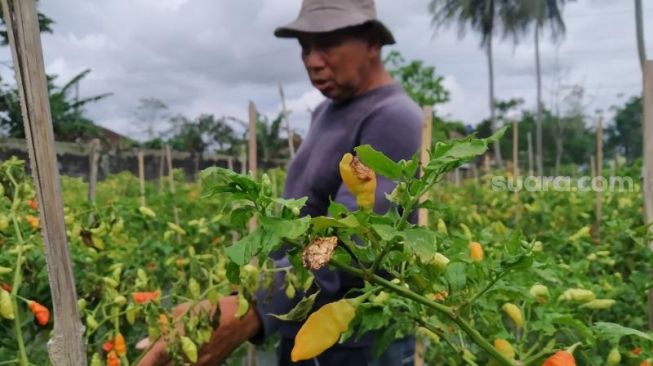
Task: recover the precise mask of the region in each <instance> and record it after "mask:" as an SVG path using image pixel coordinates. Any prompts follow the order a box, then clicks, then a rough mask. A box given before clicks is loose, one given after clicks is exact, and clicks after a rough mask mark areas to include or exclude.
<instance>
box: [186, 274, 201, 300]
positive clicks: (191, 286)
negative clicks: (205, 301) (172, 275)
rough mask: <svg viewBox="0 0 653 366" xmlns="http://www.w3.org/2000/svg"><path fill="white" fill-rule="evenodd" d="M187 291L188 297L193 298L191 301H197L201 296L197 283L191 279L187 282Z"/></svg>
mask: <svg viewBox="0 0 653 366" xmlns="http://www.w3.org/2000/svg"><path fill="white" fill-rule="evenodd" d="M188 290H189V291H190V295H191V296H192V297H193V299H199V298H200V295H201V292H202V290H201V288H200V284H199V282H197V280H196V279H194V278H191V279H190V280H189V281H188Z"/></svg>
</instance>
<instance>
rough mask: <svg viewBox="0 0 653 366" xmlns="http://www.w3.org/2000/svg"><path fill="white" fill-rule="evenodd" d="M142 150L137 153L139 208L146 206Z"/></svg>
mask: <svg viewBox="0 0 653 366" xmlns="http://www.w3.org/2000/svg"><path fill="white" fill-rule="evenodd" d="M144 160H145V159H144V157H143V150H140V151H139V152H138V180H139V181H140V185H141V206H147V204H146V202H145V161H144Z"/></svg>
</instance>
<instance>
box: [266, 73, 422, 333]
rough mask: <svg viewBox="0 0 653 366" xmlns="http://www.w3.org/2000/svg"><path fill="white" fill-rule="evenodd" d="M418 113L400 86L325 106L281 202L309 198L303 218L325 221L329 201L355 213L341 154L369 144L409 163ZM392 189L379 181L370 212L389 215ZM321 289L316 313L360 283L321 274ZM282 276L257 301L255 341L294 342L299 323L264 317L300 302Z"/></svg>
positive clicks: (283, 261) (282, 262)
mask: <svg viewBox="0 0 653 366" xmlns="http://www.w3.org/2000/svg"><path fill="white" fill-rule="evenodd" d="M422 121H423V119H422V112H421V110H420V108H419V107H418V106H417V105H416V104H415V103H414V102H413V101H412V100H411V99H410V98H409V97H408V95H407V94H406V93H405V92H404V90H403V89H402V87H401V86H400V85H399V84H396V83H394V84H389V85H385V86H382V87H379V88H376V89H373V90H371V91H369V92H367V93H365V94H362V95H360V96H356V97H354V98H352V99H349V100H346V101H342V102H334V101H331V100H327V101H325V102H323V103H322V104H320V105H319V106H318V108H317V109H316V110H315V111H314V113H313V119H312V122H311V126H310V129H309V131H308V135H307V136H306V139H305V140H304V142H303V143H302V145H301V147H300V148H299V150H298V151H297V155H296V156H295V158H294V160H293V161H292V162H291V164H290V166H289V168H288V172H287V177H286V184H285V188H284V197H285V198H301V197H308V200H307V202H306V206H304V208H303V209H302V211H301V214H302V215H309V216H324V215H327V208H328V206H329V200H330V199H332V200H333V201H335V202H338V203H341V204H344V205H345V206H346V207H347V208H348V209H350V210H355V209H356V199H355V198H354V196H353V195H352V194H351V193H350V192H349V191H348V190H347V188H346V187H345V186H344V184H342V180H341V178H340V173H339V168H338V163H339V162H340V159H341V158H342V156H343V155H344V154H345V153H348V152H350V153H353V152H354V148H355V147H356V146H360V145H365V144H369V145H371V146H372V147H373V148H374V149H376V150H379V151H381V152H383V153H384V154H386V155H387V156H388V157H390V158H391V159H393V160H395V161H398V160H401V159H406V160H408V159H410V158H412V157H413V155H414V154H415V153H416V152H417V151H418V150H419V148H420V146H421V131H422ZM393 189H394V183H393V182H391V181H389V180H387V179H385V178H384V177H381V176H378V179H377V189H376V201H375V207H374V210H375V211H376V212H380V213H383V212H385V211H387V210H388V208H389V202H388V201H387V200H386V198H385V194H386V193H390V192H392V190H393ZM276 264H277V266H283V267H285V266H289V265H290V264H289V261H288V259H287V258H286V257H282V258H279V259H277V261H276ZM314 274H315V282H316V283H317V284H318V285H319V287H320V290H321V292H320V295H318V297H317V300H316V303H315V307H314V309H318V308H319V307H320V306H322V305H324V304H327V303H329V302H333V301H336V300H339V299H341V298H343V297H344V295H345V293H346V292H347V291H348V290H349V289H351V288H354V287H362V285H363V282H362V281H361V280H360V279H357V278H354V277H352V276H350V275H348V274H346V273H342V272H339V271H334V270H330V269H328V268H322V269H321V270H319V271H316V272H315V273H314ZM283 283H284V281H283V277H282V274H281V273H279V275H278V277H277V278H276V280H275V281H274V284H273V286H274V288H272V289H271V290H272V296H267V295H269V293H268V291H261V292H259V294H258V296H257V302H256V311H257V313H258V315H259V316H260V318H261V321H262V323H263V324H262V325H263V331H262V332H261V334H260V336H259V337H257V339H256V340H255V341H260V340H262V338H263V337H265V336H267V335H269V334H271V333H272V332H274V331H277V330H278V331H279V333H280V334H281V336H282V337H286V338H294V336H295V334H296V333H297V331H298V330H299V328H300V326H301V324H300V323H291V322H283V321H280V320H279V319H277V318H275V317H272V316H269V315H268V314H285V313H287V312H288V311H290V310H291V309H292V308H293V307H294V306H295V305H296V304H297V303H298V302H299V300H300V299H301V295H302V294H298V295H297V296H295V298H294V299H288V298H287V297H286V295H285V292H284V287H283V286H284V285H283ZM366 338H369V337H364V338H363V339H362V340H361V341H358V342H353V341H352V342H346V343H345V345H346V346H365V345H368V344H369V342H370V339H366Z"/></svg>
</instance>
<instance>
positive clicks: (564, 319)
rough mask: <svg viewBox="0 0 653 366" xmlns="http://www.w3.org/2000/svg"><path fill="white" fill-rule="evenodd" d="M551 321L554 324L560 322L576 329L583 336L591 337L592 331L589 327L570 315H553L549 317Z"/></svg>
mask: <svg viewBox="0 0 653 366" xmlns="http://www.w3.org/2000/svg"><path fill="white" fill-rule="evenodd" d="M551 321H552V322H553V323H554V324H562V325H566V326H569V327H572V328H574V329H576V330H577V331H578V332H580V333H581V335H582V336H583V338H592V337H593V334H592V332H591V331H590V329H589V328H588V327H587V326H586V325H585V324H583V322H581V321H580V320H578V319H574V318H573V317H571V316H568V315H564V316H559V317H554V318H552V319H551Z"/></svg>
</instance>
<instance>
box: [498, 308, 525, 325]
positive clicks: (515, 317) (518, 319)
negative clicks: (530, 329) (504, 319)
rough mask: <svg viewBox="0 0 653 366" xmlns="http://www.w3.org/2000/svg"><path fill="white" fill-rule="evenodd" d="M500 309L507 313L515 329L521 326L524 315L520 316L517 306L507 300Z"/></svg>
mask: <svg viewBox="0 0 653 366" xmlns="http://www.w3.org/2000/svg"><path fill="white" fill-rule="evenodd" d="M501 310H503V312H504V313H506V315H508V317H509V318H510V319H511V320H512V322H513V323H514V324H515V327H516V328H517V329H519V328H521V327H522V325H524V317H523V316H522V313H521V309H520V308H519V306H517V305H515V304H511V303H509V302H508V303H505V304H503V306H502V307H501Z"/></svg>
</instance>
